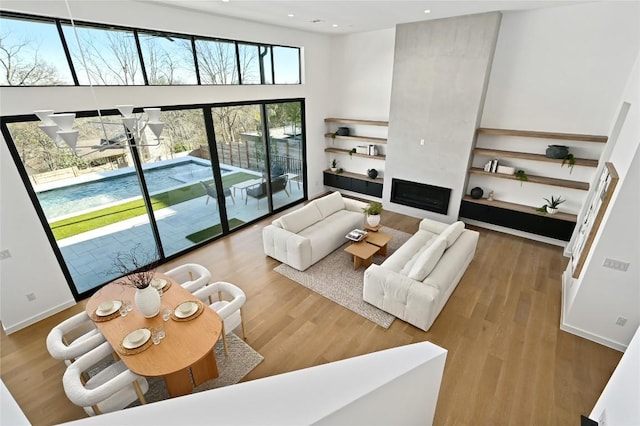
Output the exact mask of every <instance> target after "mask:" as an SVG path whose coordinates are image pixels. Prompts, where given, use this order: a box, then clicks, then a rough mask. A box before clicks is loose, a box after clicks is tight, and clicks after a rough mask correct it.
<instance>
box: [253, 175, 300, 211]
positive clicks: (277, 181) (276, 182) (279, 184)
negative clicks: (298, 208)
mask: <svg viewBox="0 0 640 426" xmlns="http://www.w3.org/2000/svg"><path fill="white" fill-rule="evenodd" d="M271 191H272V193H274V194H275V193H276V192H280V191H284V193H285V194H287V197H289V192H288V191H287V175H282V176H278V177H276V178H273V179H272V180H271ZM267 195H268V194H267V183H266V182H262V183H258V184H256V185H254V186H251V187H249V188H247V198H246V199H245V200H244V203H245V204H247V201H249V197H251V198H255V199H256V201H257V203H258V208H260V200H261V199H263V198H265V197H266V196H267Z"/></svg>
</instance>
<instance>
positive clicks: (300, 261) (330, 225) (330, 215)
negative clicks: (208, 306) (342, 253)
mask: <svg viewBox="0 0 640 426" xmlns="http://www.w3.org/2000/svg"><path fill="white" fill-rule="evenodd" d="M366 206H367V203H364V202H362V201H358V200H353V199H350V198H343V197H342V195H340V193H339V192H333V193H331V194H329V195H326V196H324V197H321V198H317V199H315V200H313V201H311V202H310V203H308V204H307V205H305V206H304V207H302V208H300V209H298V210H296V211H293V212H291V213H287V214H285V215H283V216H281V217H279V218H278V219H276V220H274V221H273V222H271V225H267V226H266V227H264V229H263V230H262V244H263V246H264V252H265V254H266V255H267V256H271V257H273V258H274V259H277V260H279V261H280V262H282V263H286V264H287V265H289V266H291V267H292V268H295V269H297V270H299V271H304V270H305V269H307V268H308V267H309V266H311V265H313V264H314V263H316V262H317V261H319V260H320V259H322V258H323V257H325V256H327V255H328V254H329V253H331V252H332V251H334V250H335V249H337V248H338V247H340V246H341V245H342V244H344V243H345V242H346V241H347V240H346V239H345V235H347V234H348V233H349V231H351V230H353V229H356V228H362V227H363V226H364V212H363V210H362V209H364V208H365V207H366Z"/></svg>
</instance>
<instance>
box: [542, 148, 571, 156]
mask: <svg viewBox="0 0 640 426" xmlns="http://www.w3.org/2000/svg"><path fill="white" fill-rule="evenodd" d="M568 154H569V148H568V147H566V146H564V145H549V147H548V148H547V150H546V151H545V156H546V157H547V158H556V159H561V158H564V157H566V156H567V155H568Z"/></svg>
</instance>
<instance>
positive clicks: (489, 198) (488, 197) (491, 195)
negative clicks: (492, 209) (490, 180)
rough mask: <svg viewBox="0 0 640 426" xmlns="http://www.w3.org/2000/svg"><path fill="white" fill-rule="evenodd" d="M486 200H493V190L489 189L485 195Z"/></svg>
mask: <svg viewBox="0 0 640 426" xmlns="http://www.w3.org/2000/svg"><path fill="white" fill-rule="evenodd" d="M487 201H493V191H489V195H488V196H487Z"/></svg>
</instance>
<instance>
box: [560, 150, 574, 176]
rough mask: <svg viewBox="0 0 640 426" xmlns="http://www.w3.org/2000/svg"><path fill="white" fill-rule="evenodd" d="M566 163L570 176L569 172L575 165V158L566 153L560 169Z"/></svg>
mask: <svg viewBox="0 0 640 426" xmlns="http://www.w3.org/2000/svg"><path fill="white" fill-rule="evenodd" d="M565 163H567V165H568V166H569V174H571V172H572V171H573V166H575V165H576V158H575V157H574V156H573V154H571V153H568V154H567V155H566V156H565V157H564V158H563V159H562V164H561V165H560V167H564V164H565Z"/></svg>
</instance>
